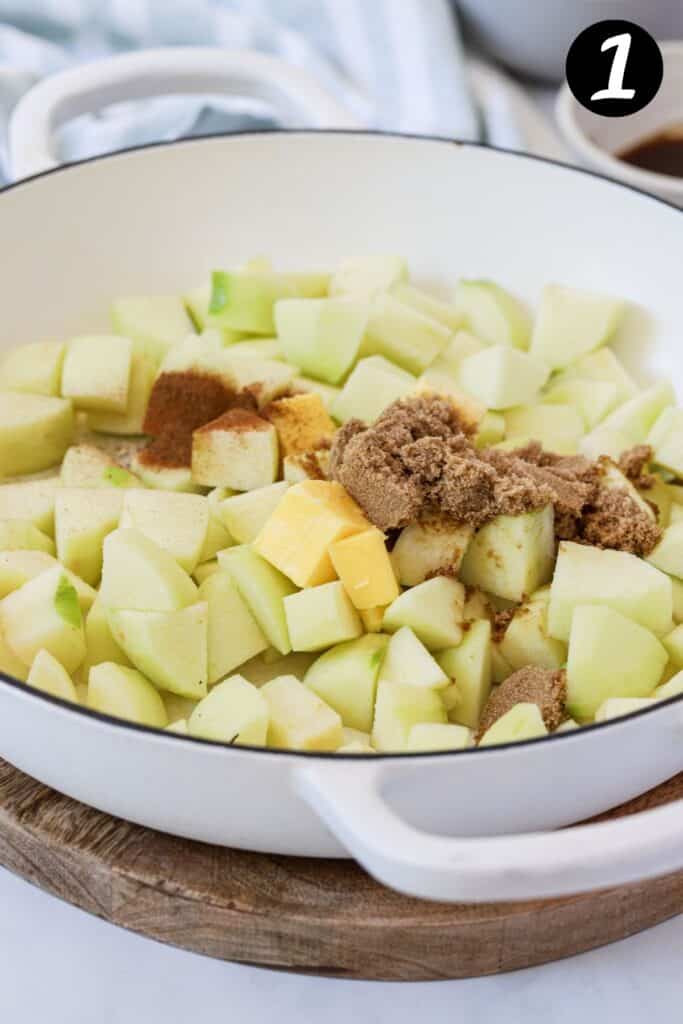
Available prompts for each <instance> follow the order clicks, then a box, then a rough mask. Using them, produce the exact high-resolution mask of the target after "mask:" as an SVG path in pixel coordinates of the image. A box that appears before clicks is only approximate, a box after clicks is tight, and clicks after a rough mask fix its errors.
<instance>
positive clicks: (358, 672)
mask: <svg viewBox="0 0 683 1024" xmlns="http://www.w3.org/2000/svg"><path fill="white" fill-rule="evenodd" d="M387 643H388V638H387V637H386V636H382V635H381V634H376V633H375V634H368V635H367V636H361V637H359V638H358V639H357V640H349V641H347V642H346V643H343V644H337V645H336V646H335V647H332V648H331V649H330V650H329V651H325V653H324V654H321V655H320V657H319V658H317V659H316V660H315V661H314V662H313V664H312V665H311V666H310V668H309V669H308V671H307V672H306V675H305V676H304V680H303V681H304V683H305V684H306V686H308V687H310V689H311V690H313V692H314V693H317V695H318V696H319V697H320V698H322V700H324V701H325V703H326V704H329V706H330V707H331V708H333V709H334V710H335V711H336V712H337V713H338V714H339V715H340V716H341V719H342V722H343V723H344V725H345V726H347V727H348V728H351V729H357V730H360V731H361V732H364V733H369V732H370V730H371V729H372V718H373V714H374V708H375V695H376V692H377V677H378V675H379V670H380V667H381V665H382V660H383V658H384V654H385V651H386V647H387ZM345 739H347V737H345Z"/></svg>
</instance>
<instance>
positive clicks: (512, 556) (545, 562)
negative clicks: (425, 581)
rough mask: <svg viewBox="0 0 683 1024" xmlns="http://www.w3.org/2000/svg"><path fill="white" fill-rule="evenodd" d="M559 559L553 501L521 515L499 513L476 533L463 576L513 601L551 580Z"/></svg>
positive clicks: (462, 566)
mask: <svg viewBox="0 0 683 1024" xmlns="http://www.w3.org/2000/svg"><path fill="white" fill-rule="evenodd" d="M554 562H555V533H554V515H553V509H552V506H551V505H548V506H546V507H545V508H542V509H539V510H538V511H537V512H527V513H525V514H524V515H520V516H496V518H495V519H492V520H491V522H490V523H487V524H486V526H483V527H482V528H481V529H480V530H478V531H477V533H476V534H475V535H474V538H473V540H472V541H471V543H470V545H469V547H468V549H467V551H466V552H465V557H464V559H463V562H462V565H461V567H460V579H461V580H462V581H463V582H464V583H466V584H467V585H468V586H471V587H478V588H480V589H481V590H485V591H487V592H488V593H491V594H495V595H497V596H498V597H503V598H506V599H507V600H509V601H515V602H518V601H523V600H524V598H525V597H526V596H527V595H529V594H531V593H533V591H534V590H537V589H538V588H539V587H541V586H543V584H544V583H548V582H549V580H550V578H551V576H552V572H553V565H554Z"/></svg>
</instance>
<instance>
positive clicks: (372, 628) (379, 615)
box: [358, 604, 386, 633]
mask: <svg viewBox="0 0 683 1024" xmlns="http://www.w3.org/2000/svg"><path fill="white" fill-rule="evenodd" d="M385 611H386V607H385V606H384V605H383V604H380V605H377V607H376V608H359V609H358V612H359V614H360V618H361V622H362V623H363V628H364V629H365V632H366V633H381V632H382V623H383V622H384V613H385Z"/></svg>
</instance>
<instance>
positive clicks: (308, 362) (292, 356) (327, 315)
mask: <svg viewBox="0 0 683 1024" xmlns="http://www.w3.org/2000/svg"><path fill="white" fill-rule="evenodd" d="M368 316H369V305H368V303H367V302H364V301H363V300H360V301H354V300H353V299H349V298H330V299H282V300H281V301H280V302H277V303H276V305H275V327H276V330H277V336H278V338H279V339H280V342H281V343H282V349H283V352H284V354H285V358H286V359H287V361H288V362H289V363H291V364H292V365H294V366H297V367H298V368H299V369H300V370H301V371H302V372H303V373H308V374H310V375H311V376H312V377H318V378H319V379H320V380H323V381H326V382H327V383H328V384H338V383H339V381H340V380H342V379H343V378H344V377H345V376H346V374H347V373H348V372H349V370H350V369H351V367H352V366H353V364H354V363H355V361H356V359H357V358H358V353H359V351H360V347H361V343H362V341H363V336H364V334H365V329H366V326H367V322H368Z"/></svg>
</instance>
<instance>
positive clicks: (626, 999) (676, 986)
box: [0, 869, 683, 1024]
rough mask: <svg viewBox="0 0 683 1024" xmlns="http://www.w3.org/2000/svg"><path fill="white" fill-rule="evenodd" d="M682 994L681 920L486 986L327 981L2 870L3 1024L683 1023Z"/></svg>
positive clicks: (0, 966)
mask: <svg viewBox="0 0 683 1024" xmlns="http://www.w3.org/2000/svg"><path fill="white" fill-rule="evenodd" d="M681 996H683V917H678V918H677V919H675V920H673V921H668V922H666V923H665V924H662V925H659V926H658V927H657V928H653V929H651V930H650V931H648V932H644V933H643V934H641V935H638V936H634V937H633V938H631V939H626V940H625V941H623V942H619V943H616V944H614V945H612V946H610V947H606V948H604V949H599V950H595V951H593V952H592V953H586V954H584V955H583V956H579V957H574V958H573V959H571V960H564V961H561V962H560V963H556V964H548V965H546V966H544V967H538V968H533V969H531V970H527V971H518V972H516V973H514V974H507V975H501V976H499V977H494V978H480V979H476V980H472V981H451V982H426V983H422V984H406V983H403V984H400V983H399V984H389V983H387V984H381V983H377V982H353V981H336V980H330V979H324V978H311V977H307V976H306V977H304V976H298V975H293V974H284V973H280V972H274V971H264V970H259V969H257V968H253V967H241V966H238V965H236V964H228V963H222V962H220V961H214V960H209V959H206V958H204V957H200V956H196V955H194V954H192V953H184V952H181V951H179V950H176V949H172V948H170V947H168V946H162V945H160V944H159V943H156V942H150V941H149V940H147V939H142V938H140V937H138V936H136V935H132V934H130V933H128V932H124V931H122V930H121V929H119V928H115V927H113V926H112V925H109V924H105V923H104V922H102V921H99V920H97V919H96V918H94V917H90V916H89V915H87V914H84V913H83V912H82V911H80V910H75V909H74V908H73V907H70V906H68V905H67V904H65V903H61V902H59V901H58V900H56V899H54V898H53V897H51V896H46V895H45V894H43V893H41V892H40V891H39V890H37V889H35V888H33V887H32V886H30V885H28V884H27V883H26V882H23V881H21V880H20V879H18V878H15V877H14V876H13V875H10V874H9V873H8V872H7V871H4V870H2V869H0V1022H2V1024H139V1022H140V1024H189V1022H194V1024H213V1022H214V1021H215V1022H219V1021H220V1022H223V1021H226V1022H227V1021H229V1022H230V1024H251V1022H252V1021H253V1022H258V1024H270V1021H274V1020H277V1021H278V1024H288V1022H290V1021H291V1022H292V1024H294V1022H296V1024H309V1022H313V1021H320V1022H324V1024H356V1022H358V1024H387V1022H390V1024H404V1022H406V1024H408V1022H410V1024H415V1022H418V1024H422V1022H424V1024H435V1022H436V1024H439V1022H441V1021H448V1022H451V1021H452V1022H458V1024H459V1022H463V1024H480V1022H481V1024H489V1022H494V1021H500V1022H501V1024H517V1022H518V1021H519V1022H523V1024H536V1022H538V1024H591V1022H593V1021H598V1020H599V1021H618V1022H619V1024H636V1022H637V1024H658V1022H660V1021H662V1022H663V1021H669V1020H671V1021H672V1022H674V1021H676V1020H680V1014H681Z"/></svg>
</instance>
